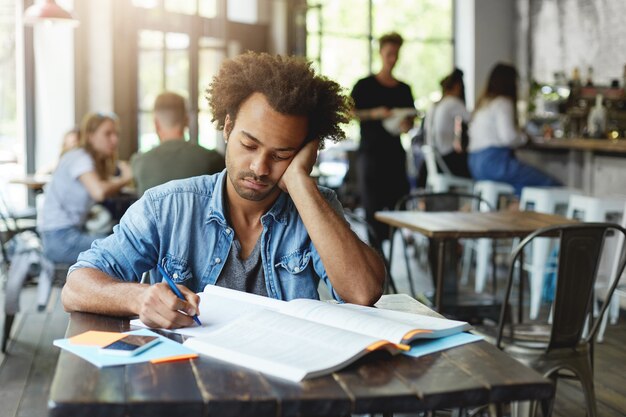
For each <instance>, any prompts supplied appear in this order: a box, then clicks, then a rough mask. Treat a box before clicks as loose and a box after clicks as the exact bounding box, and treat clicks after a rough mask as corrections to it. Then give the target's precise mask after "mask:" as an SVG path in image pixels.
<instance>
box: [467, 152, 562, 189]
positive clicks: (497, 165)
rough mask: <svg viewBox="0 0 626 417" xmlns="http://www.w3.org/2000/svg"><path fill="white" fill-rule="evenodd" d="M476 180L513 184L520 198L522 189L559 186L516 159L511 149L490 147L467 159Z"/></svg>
mask: <svg viewBox="0 0 626 417" xmlns="http://www.w3.org/2000/svg"><path fill="white" fill-rule="evenodd" d="M467 164H468V166H469V169H470V172H471V173H472V177H473V178H474V179H475V180H491V181H499V182H504V183H507V184H511V185H512V186H513V187H514V188H515V194H516V195H517V196H518V197H519V196H520V195H521V194H522V188H524V187H530V186H559V185H562V184H561V183H560V182H559V181H557V180H555V179H554V178H552V177H550V176H548V175H546V174H544V173H543V172H541V171H539V170H538V169H536V168H533V167H531V166H529V165H526V164H524V163H522V162H520V161H519V160H518V159H517V158H515V154H514V152H513V150H512V149H510V148H496V147H490V148H486V149H483V150H481V151H478V152H472V153H470V154H469V157H468V158H467Z"/></svg>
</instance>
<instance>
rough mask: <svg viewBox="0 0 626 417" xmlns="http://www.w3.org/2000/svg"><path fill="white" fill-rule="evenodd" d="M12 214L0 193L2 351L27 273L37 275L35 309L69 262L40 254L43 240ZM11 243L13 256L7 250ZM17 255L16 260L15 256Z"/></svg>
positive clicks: (42, 306)
mask: <svg viewBox="0 0 626 417" xmlns="http://www.w3.org/2000/svg"><path fill="white" fill-rule="evenodd" d="M20 220H26V219H20V218H18V217H14V215H13V213H12V212H11V211H10V210H9V208H8V206H7V205H6V203H5V201H4V200H3V199H2V198H1V196H0V272H1V274H2V275H1V277H0V278H1V280H2V284H3V285H2V286H3V288H4V290H5V297H4V313H5V319H4V327H3V331H2V339H1V340H0V350H1V351H2V352H3V353H4V352H6V348H7V345H8V342H9V338H10V335H11V328H12V327H13V322H14V320H15V314H16V312H17V311H18V310H19V299H20V293H21V289H22V287H23V286H24V284H25V283H26V281H27V279H28V278H29V277H35V276H39V278H40V281H39V283H38V294H37V303H38V305H37V310H38V311H43V310H45V307H46V304H47V301H48V298H49V295H50V291H51V287H52V285H53V283H54V281H56V280H57V278H58V277H65V275H66V274H67V270H68V268H69V265H67V264H54V263H52V262H51V261H49V260H48V259H47V258H45V257H44V256H43V253H42V250H43V248H42V244H41V240H40V238H39V236H38V235H37V234H36V232H35V230H34V228H35V219H32V220H33V222H32V223H31V222H21V221H20ZM9 246H11V247H12V250H13V252H14V253H13V254H12V256H11V255H10V253H9V251H8V247H9ZM16 259H19V260H16Z"/></svg>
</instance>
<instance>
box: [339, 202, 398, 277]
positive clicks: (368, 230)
mask: <svg viewBox="0 0 626 417" xmlns="http://www.w3.org/2000/svg"><path fill="white" fill-rule="evenodd" d="M343 214H344V217H345V218H346V220H348V222H350V224H351V225H356V226H359V227H360V228H361V230H354V229H353V231H354V232H355V233H356V234H357V236H358V237H359V239H361V240H362V241H363V242H365V243H367V244H368V245H369V246H370V247H372V248H374V249H375V250H376V251H377V252H378V253H379V255H380V256H381V257H382V259H383V262H384V263H385V269H386V270H387V271H386V277H385V282H386V284H385V286H387V283H389V281H390V280H391V277H390V276H389V271H390V270H391V267H390V265H389V259H387V257H386V256H385V254H384V253H383V252H382V250H381V249H382V248H380V247H377V246H376V245H375V244H374V243H373V242H370V241H369V240H370V239H373V240H374V241H375V242H380V240H378V236H377V235H376V230H375V229H374V228H373V227H372V225H371V224H370V223H369V222H368V221H367V220H366V219H365V217H363V216H359V215H358V214H356V213H354V212H353V211H351V210H344V211H343Z"/></svg>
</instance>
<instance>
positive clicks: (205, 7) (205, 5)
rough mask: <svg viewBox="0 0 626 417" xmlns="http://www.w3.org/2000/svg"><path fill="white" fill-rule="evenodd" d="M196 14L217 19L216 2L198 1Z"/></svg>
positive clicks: (208, 0)
mask: <svg viewBox="0 0 626 417" xmlns="http://www.w3.org/2000/svg"><path fill="white" fill-rule="evenodd" d="M198 14H199V15H200V16H202V17H208V18H213V17H217V0H198Z"/></svg>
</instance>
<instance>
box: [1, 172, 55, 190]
mask: <svg viewBox="0 0 626 417" xmlns="http://www.w3.org/2000/svg"><path fill="white" fill-rule="evenodd" d="M51 179H52V176H50V175H41V174H27V175H24V176H22V177H14V178H11V179H10V180H9V182H10V183H11V184H23V185H25V186H26V187H27V188H29V189H31V190H34V191H42V190H43V187H44V186H45V185H46V184H48V183H49V182H50V180H51Z"/></svg>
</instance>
